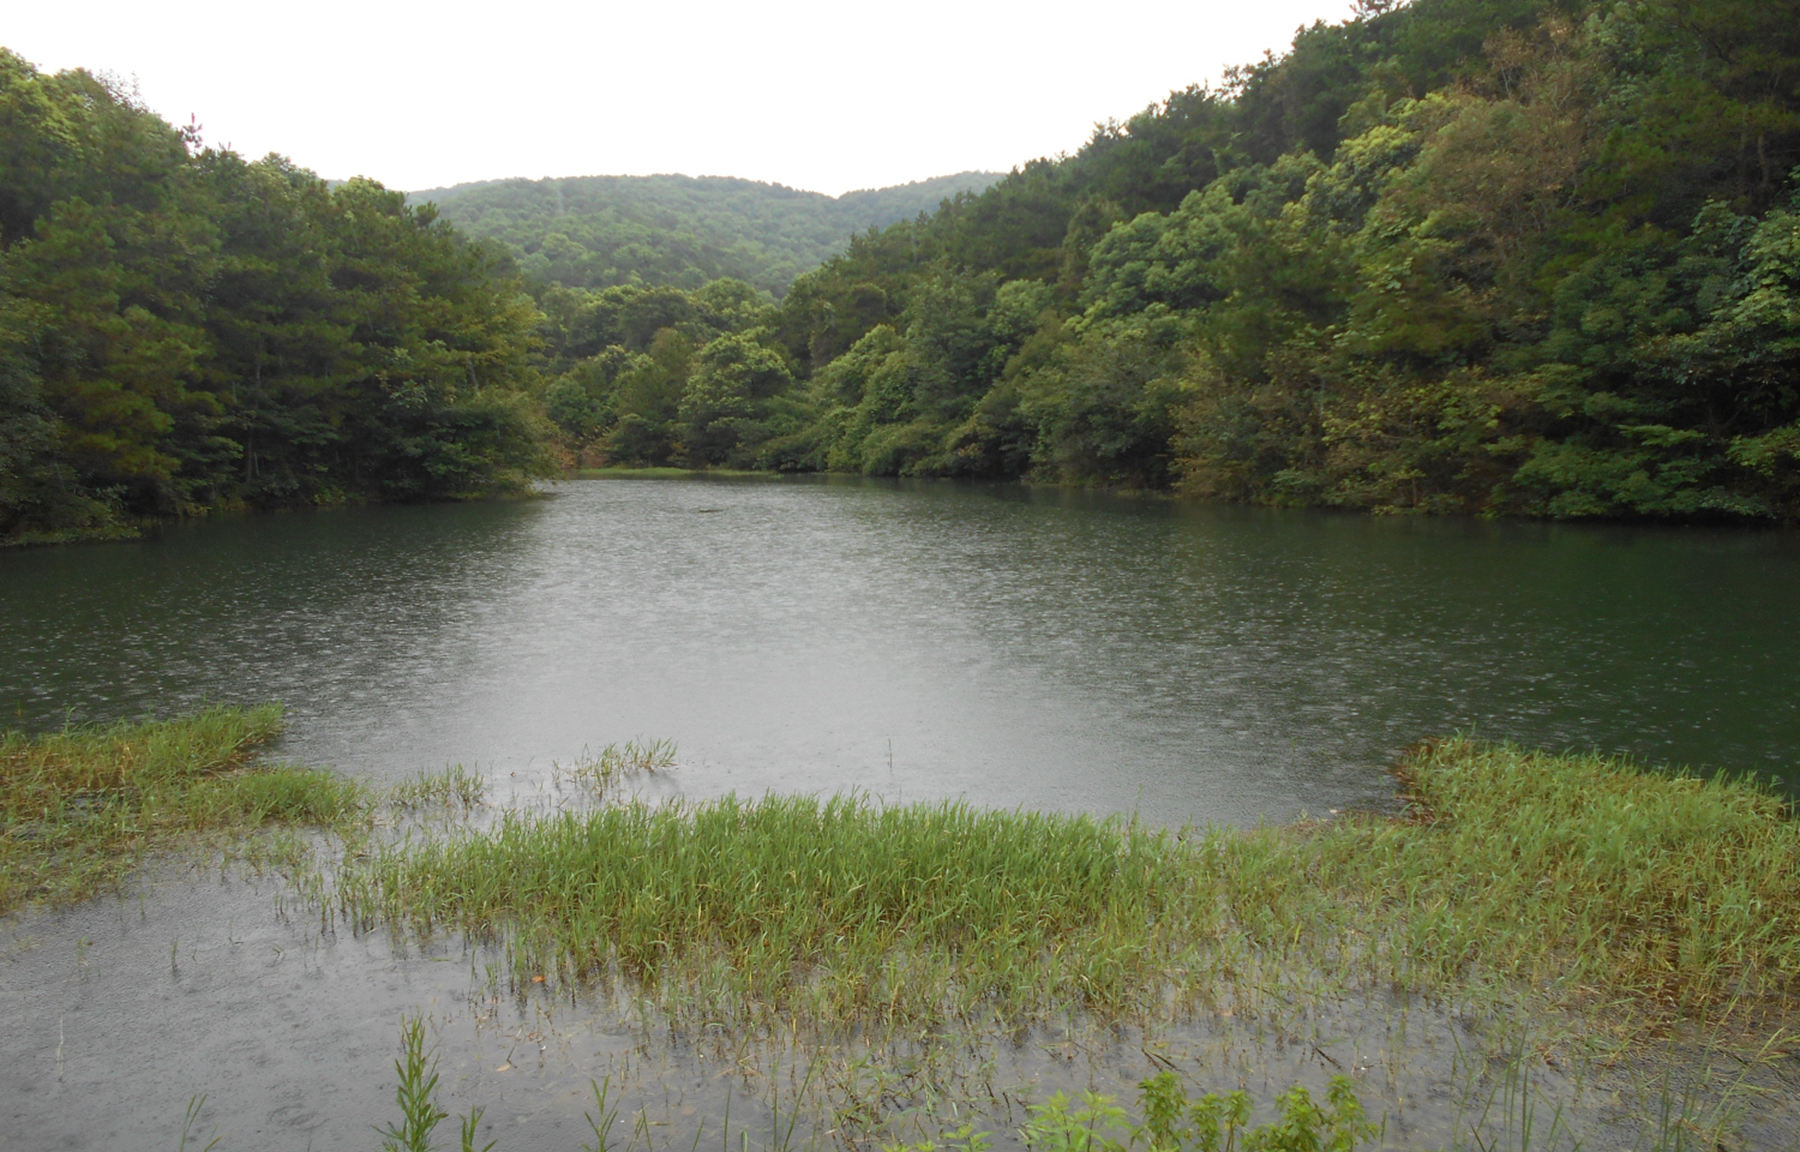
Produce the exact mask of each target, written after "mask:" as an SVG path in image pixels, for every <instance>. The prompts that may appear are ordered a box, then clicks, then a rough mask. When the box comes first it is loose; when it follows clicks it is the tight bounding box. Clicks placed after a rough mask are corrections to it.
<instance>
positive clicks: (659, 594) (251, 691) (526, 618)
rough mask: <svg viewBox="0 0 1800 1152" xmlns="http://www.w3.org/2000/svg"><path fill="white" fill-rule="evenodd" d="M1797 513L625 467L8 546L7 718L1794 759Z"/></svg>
mask: <svg viewBox="0 0 1800 1152" xmlns="http://www.w3.org/2000/svg"><path fill="white" fill-rule="evenodd" d="M1796 587H1800V539H1796V538H1795V537H1794V536H1793V535H1792V534H1789V533H1779V532H1744V531H1723V530H1708V529H1671V528H1630V527H1590V526H1568V525H1553V524H1506V523H1472V522H1462V521H1455V522H1450V521H1423V520H1401V519H1389V520H1382V519H1365V518H1351V517H1342V516H1334V515H1328V514H1315V513H1305V514H1302V513H1277V512H1269V511H1263V510H1250V509H1236V508H1216V507H1204V506H1195V505H1189V504H1183V503H1179V502H1173V501H1165V500H1155V499H1133V498H1125V497H1109V496H1103V495H1095V494H1082V493H1069V492H1064V491H1058V490H1044V489H1030V488H1020V487H1011V486H1008V487H999V486H995V487H972V486H960V485H952V484H943V483H919V484H907V483H891V482H890V483H883V482H874V481H845V480H830V479H799V480H784V481H767V480H716V479H714V480H708V479H691V480H666V479H648V478H645V479H634V478H617V479H612V478H609V479H596V480H584V481H576V482H571V483H564V484H562V485H560V486H558V487H557V488H556V489H555V490H554V492H553V494H552V495H551V496H550V497H549V498H547V499H543V500H536V501H526V502H519V503H505V504H482V505H471V506H447V507H446V506H439V507H400V508H357V509H344V510H331V511H322V512H317V513H305V514H290V515H280V516H263V517H247V518H242V519H232V520H223V521H216V522H207V523H198V524H192V525H182V526H177V527H174V528H171V529H168V530H166V531H165V532H163V533H162V534H161V535H160V536H159V537H157V538H156V539H153V540H149V541H144V542H140V543H131V544H122V545H96V546H84V547H75V548H62V549H46V550H39V551H27V552H17V553H12V554H8V555H0V653H3V654H4V657H3V660H0V716H3V717H4V718H5V721H4V722H6V723H10V724H12V725H14V726H24V727H27V728H36V729H41V728H45V727H54V726H56V725H59V724H61V723H63V722H64V721H65V720H73V721H86V720H99V719H113V718H119V717H138V716H143V715H145V714H149V713H157V714H167V713H170V712H175V711H180V710H182V709H186V708H190V707H192V706H194V705H197V704H200V703H202V702H207V701H211V702H225V703H253V702H258V701H262V700H270V699H274V700H279V701H281V702H283V703H284V704H285V706H286V709H287V717H288V723H289V729H288V735H287V737H286V740H285V743H284V744H283V746H282V747H281V749H280V750H279V751H280V754H281V755H282V756H283V757H285V758H289V759H295V760H300V761H305V762H308V763H314V764H326V765H331V766H335V767H337V768H339V769H341V770H343V771H346V772H351V773H354V774H357V775H361V776H365V777H368V778H370V779H372V780H374V781H377V782H391V781H393V780H397V779H399V778H402V777H405V776H409V775H412V774H414V773H415V772H417V771H418V770H420V769H426V770H435V769H438V768H442V767H444V766H445V765H447V764H452V763H460V764H464V765H467V766H470V767H472V768H475V769H478V770H480V771H482V772H484V773H487V774H490V775H496V776H516V775H520V774H523V775H535V774H540V773H542V772H544V771H546V770H547V769H548V767H549V765H550V763H551V762H552V761H562V762H565V763H566V762H568V761H569V760H570V759H572V758H574V757H575V756H577V755H579V754H580V752H581V750H582V749H583V748H584V747H588V748H592V749H598V748H599V747H601V746H603V745H605V744H608V743H613V742H620V741H624V740H627V739H630V738H634V737H646V738H655V739H668V740H673V741H675V743H676V745H677V747H678V749H679V761H680V766H681V767H680V773H679V780H680V787H681V789H682V791H683V792H684V793H686V794H689V795H692V796H708V795H717V794H720V793H723V792H727V791H735V792H737V793H739V794H741V795H758V794H761V793H762V792H764V791H768V790H777V791H820V792H828V791H835V790H840V789H846V788H853V789H861V790H864V791H866V792H869V793H871V794H873V795H876V796H880V797H883V798H888V799H900V800H910V799H925V798H933V797H939V796H961V797H964V798H966V799H968V800H969V801H971V802H973V803H977V804H983V805H997V806H1003V807H1015V806H1026V807H1038V808H1053V809H1059V810H1082V811H1090V812H1125V811H1137V812H1140V813H1142V814H1143V815H1145V816H1146V817H1148V818H1152V819H1155V820H1157V821H1159V822H1163V823H1176V824H1179V823H1185V822H1189V821H1192V822H1206V821H1224V822H1232V823H1240V824H1243V823H1253V822H1255V821H1257V820H1261V819H1268V820H1273V821H1283V820H1287V819H1290V818H1293V817H1295V816H1297V815H1299V814H1300V813H1301V812H1302V811H1309V812H1312V813H1316V814H1322V813H1324V812H1325V811H1327V810H1329V809H1333V808H1338V809H1342V808H1346V807H1355V806H1380V805H1382V804H1384V803H1386V802H1387V800H1388V797H1389V796H1390V795H1391V793H1392V782H1391V780H1390V779H1389V778H1388V777H1387V776H1386V775H1385V771H1384V770H1385V769H1386V767H1387V766H1388V765H1389V764H1390V763H1391V762H1392V760H1393V758H1394V757H1395V756H1396V754H1397V753H1398V752H1399V751H1400V750H1401V749H1403V748H1404V747H1405V746H1406V745H1407V744H1409V743H1411V742H1413V741H1416V740H1420V739H1425V738H1430V737H1433V736H1438V735H1442V734H1445V733H1448V732H1451V731H1456V730H1461V731H1470V730H1472V731H1474V732H1475V733H1477V734H1478V735H1481V736H1486V737H1493V738H1504V739H1509V740H1515V741H1519V742H1522V743H1525V744H1528V745H1532V746H1539V747H1545V748H1551V749H1557V750H1561V749H1567V748H1578V749H1590V748H1595V749H1602V750H1606V751H1618V752H1625V753H1629V754H1631V755H1632V756H1634V757H1637V758H1639V759H1640V760H1643V761H1645V762H1649V763H1678V764H1692V765H1697V766H1706V767H1726V768H1731V769H1737V770H1749V771H1754V772H1757V773H1759V774H1764V775H1776V776H1782V777H1786V776H1789V775H1793V774H1795V771H1794V770H1795V759H1796V752H1797V750H1800V645H1797V644H1796V643H1795V642H1794V637H1795V636H1796V635H1800V597H1796V596H1795V595H1794V594H1793V590H1794V589H1795V588H1796Z"/></svg>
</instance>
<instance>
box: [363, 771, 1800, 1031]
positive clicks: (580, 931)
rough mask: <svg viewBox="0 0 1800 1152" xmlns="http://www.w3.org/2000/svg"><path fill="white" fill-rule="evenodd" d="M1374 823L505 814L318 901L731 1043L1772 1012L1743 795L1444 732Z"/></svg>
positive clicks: (723, 803)
mask: <svg viewBox="0 0 1800 1152" xmlns="http://www.w3.org/2000/svg"><path fill="white" fill-rule="evenodd" d="M1401 772H1402V778H1403V780H1404V781H1405V782H1406V784H1407V786H1408V788H1409V789H1410V796H1409V801H1410V808H1409V811H1408V812H1407V814H1406V815H1405V816H1403V817H1401V818H1397V819H1386V818H1376V817H1357V818H1352V819H1346V820H1342V821H1334V822H1331V823H1328V824H1314V825H1302V826H1298V827H1293V828H1268V827H1265V828H1259V829H1254V830H1248V831H1238V830H1228V829H1216V828H1215V829H1210V830H1205V831H1187V832H1170V831H1164V830H1159V829H1152V828H1147V827H1144V826H1142V825H1139V824H1137V823H1134V822H1130V821H1122V820H1107V821H1098V820H1094V819H1091V818H1087V817H1082V816H1059V815H1045V814H1039V813H1030V812H994V811H979V810H976V809H972V808H970V807H968V806H966V805H962V804H958V803H938V804H924V805H914V806H909V807H884V806H881V805H879V804H876V803H874V802H871V801H869V800H867V799H864V798H855V797H850V798H846V797H837V798H831V799H819V798H814V797H780V796H770V797H767V798H765V799H762V800H759V801H744V800H739V799H735V798H726V799H724V800H720V801H714V802H709V803H702V804H686V805H668V806H653V805H648V804H643V803H636V802H633V803H625V804H619V805H615V806H612V807H608V808H603V809H600V810H598V811H593V812H588V813H582V814H573V813H563V814H557V815H550V816H543V815H528V814H521V813H516V812H509V813H506V814H504V815H503V816H502V818H501V819H500V820H499V822H498V823H497V825H496V826H495V827H494V828H492V829H491V830H490V831H488V832H484V833H481V834H476V833H472V832H468V831H461V832H450V833H442V834H423V835H417V836H409V837H408V838H407V839H406V840H404V841H403V842H399V843H393V844H389V845H387V846H385V847H380V848H377V849H374V850H372V851H370V852H368V853H366V854H364V855H363V856H361V857H359V858H357V859H353V860H348V861H346V862H345V863H344V865H343V867H342V869H341V871H340V873H339V875H338V877H337V884H336V889H335V896H334V901H335V906H336V907H337V908H338V909H339V910H340V911H341V912H342V913H343V914H344V915H345V916H347V917H348V918H349V919H350V920H351V921H352V922H353V923H354V924H355V925H357V926H358V927H359V928H363V929H367V928H370V927H373V926H374V925H376V924H378V923H382V922H385V923H388V924H390V925H392V926H393V927H395V928H396V929H402V930H408V931H413V932H419V933H429V932H432V931H436V930H448V931H454V932H460V933H463V934H466V935H467V936H468V937H470V938H473V939H477V940H484V941H499V942H501V943H502V944H503V945H504V947H505V948H506V950H507V952H508V954H509V956H510V957H511V969H512V973H513V978H514V980H515V981H517V982H518V983H519V984H520V985H521V986H523V984H524V983H525V982H526V981H531V980H534V979H545V980H549V981H551V982H553V983H554V982H558V981H561V982H564V983H569V984H577V983H580V982H583V981H605V980H608V979H611V978H613V977H619V976H622V977H625V978H627V979H629V980H631V981H633V982H634V983H635V984H637V985H638V986H640V987H641V988H642V989H644V990H645V991H646V992H647V993H648V994H649V995H650V996H651V997H652V998H653V999H654V1000H655V1002H656V1003H657V1004H658V1005H659V1006H660V1007H661V1008H662V1009H663V1010H664V1011H666V1012H668V1013H669V1014H670V1015H671V1016H672V1017H673V1018H674V1019H676V1020H680V1021H686V1022H689V1023H696V1024H697V1023H703V1022H704V1023H708V1024H723V1025H726V1026H745V1025H760V1024H766V1023H768V1022H769V1021H771V1020H773V1019H777V1018H779V1019H784V1020H789V1021H793V1022H800V1023H806V1024H810V1025H823V1026H828V1027H833V1028H836V1027H845V1026H849V1027H858V1026H864V1025H873V1024H893V1023H896V1022H904V1023H918V1024H923V1025H926V1026H938V1025H944V1024H950V1023H962V1024H969V1023H974V1024H977V1025H985V1024H989V1023H1001V1024H1004V1025H1009V1026H1010V1025H1016V1024H1019V1023H1027V1022H1032V1021H1043V1020H1054V1019H1058V1018H1063V1017H1066V1016H1070V1015H1074V1014H1081V1015H1085V1016H1089V1017H1093V1018H1097V1019H1101V1020H1105V1019H1115V1020H1116V1019H1129V1020H1131V1021H1134V1022H1137V1023H1139V1024H1142V1025H1145V1026H1152V1025H1154V1023H1155V1022H1156V1021H1158V1020H1162V1019H1170V1018H1176V1017H1179V1016H1180V1015H1181V1014H1182V1013H1183V1012H1184V1011H1187V1010H1191V1009H1193V1008H1195V1007H1196V1006H1203V1005H1218V1004H1220V1003H1224V1002H1228V1001H1230V1000H1231V999H1233V998H1236V999H1237V1000H1238V1001H1239V1002H1242V1001H1243V1000H1246V999H1250V998H1254V997H1255V996H1257V995H1259V994H1260V993H1262V992H1266V991H1267V990H1268V989H1269V988H1270V987H1271V985H1272V984H1273V985H1282V986H1285V987H1286V988H1288V989H1290V990H1296V991H1298V990H1304V991H1306V992H1309V993H1312V994H1317V993H1318V992H1319V991H1321V990H1322V989H1331V988H1339V989H1344V988H1350V987H1358V988H1362V989H1364V990H1380V989H1389V990H1394V991H1401V992H1419V993H1425V994H1428V995H1429V994H1446V993H1450V992H1456V993H1457V994H1459V995H1467V994H1469V993H1470V991H1471V990H1472V989H1475V990H1480V989H1489V990H1493V992H1494V995H1495V996H1497V997H1512V998H1516V997H1529V998H1532V999H1535V1000H1538V1001H1540V1002H1547V1003H1551V1004H1557V1005H1562V1006H1568V1007H1581V1008H1584V1009H1590V1010H1591V1009H1595V1008H1601V1009H1609V1010H1610V1011H1609V1012H1608V1018H1609V1019H1616V1020H1618V1021H1620V1022H1621V1026H1622V1027H1625V1028H1626V1029H1627V1030H1629V1029H1632V1028H1638V1027H1642V1026H1644V1025H1645V1024H1652V1025H1655V1024H1664V1023H1669V1022H1673V1021H1675V1020H1678V1019H1681V1018H1687V1019H1692V1020H1700V1019H1704V1020H1706V1021H1707V1023H1708V1026H1709V1027H1711V1026H1715V1025H1717V1024H1718V1023H1719V1022H1720V1021H1722V1020H1726V1019H1737V1020H1739V1021H1740V1022H1742V1023H1743V1024H1745V1025H1746V1026H1752V1025H1754V1026H1759V1027H1766V1026H1770V1025H1772V1024H1773V1025H1779V1024H1780V1023H1782V1022H1784V1021H1787V1020H1789V1019H1790V1018H1791V1017H1792V1016H1793V1014H1794V1012H1793V1010H1794V1000H1793V993H1794V992H1795V991H1796V979H1797V977H1800V885H1796V884H1795V877H1796V876H1797V875H1800V827H1797V825H1796V823H1795V821H1794V820H1793V818H1792V813H1791V812H1790V811H1789V809H1788V808H1787V807H1786V806H1785V805H1784V804H1783V803H1782V802H1781V801H1780V800H1778V799H1777V798H1775V797H1773V796H1772V795H1770V794H1769V793H1767V792H1765V791H1763V790H1761V789H1760V788H1758V787H1756V786H1755V785H1753V784H1747V783H1744V782H1733V781H1726V780H1717V779H1715V780H1700V779H1696V778H1690V777H1685V776H1680V775H1663V774H1655V773H1641V772H1638V771H1636V770H1635V769H1633V768H1632V767H1630V766H1629V765H1627V764H1624V763H1621V762H1618V761H1615V760H1608V759H1605V758H1599V757H1580V756H1549V755H1543V754H1538V753H1528V752H1523V751H1520V750H1518V749H1515V748H1510V747H1506V746H1492V745H1483V744H1477V743H1473V742H1470V741H1464V740H1454V741H1447V742H1444V743H1440V744H1436V745H1432V746H1429V747H1426V748H1422V749H1420V750H1419V751H1418V752H1417V753H1415V754H1414V755H1412V756H1411V757H1410V758H1409V759H1408V760H1407V761H1406V763H1405V764H1404V765H1403V767H1402V770H1401Z"/></svg>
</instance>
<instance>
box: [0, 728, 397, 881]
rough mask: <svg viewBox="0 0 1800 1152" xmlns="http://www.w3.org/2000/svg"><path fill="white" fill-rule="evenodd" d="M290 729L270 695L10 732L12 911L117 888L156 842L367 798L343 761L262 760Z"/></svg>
mask: <svg viewBox="0 0 1800 1152" xmlns="http://www.w3.org/2000/svg"><path fill="white" fill-rule="evenodd" d="M280 730H281V709H280V707H279V706H276V705H266V706H262V707H258V708H249V709H236V708H214V709H208V710H206V711H203V712H199V713H196V714H194V715H191V716H186V717H181V718H178V719H172V720H151V721H143V722H136V723H121V724H113V725H106V726H93V727H82V728H69V729H65V730H63V731H61V732H54V733H50V734H47V735H29V734H25V733H21V732H14V731H7V732H5V733H0V914H4V913H6V912H9V911H11V910H13V909H15V908H17V907H20V906H22V905H25V904H32V903H43V904H49V905H53V906H54V905H64V904H69V903H72V902H75V901H79V900H83V899H86V898H88V897H91V896H94V895H96V894H98V893H100V892H103V891H106V890H108V889H111V888H114V887H116V886H117V885H118V884H119V882H120V881H121V880H123V879H124V878H125V877H126V876H127V875H128V874H130V872H131V871H132V870H133V869H134V868H136V867H137V866H138V865H139V864H140V863H141V862H142V861H143V859H144V858H145V856H146V854H147V853H150V852H153V851H157V850H161V849H166V848H171V847H175V846H177V845H182V846H187V845H195V844H201V843H205V844H222V843H225V842H227V841H229V840H231V839H232V838H234V837H237V836H241V835H242V834H243V833H246V832H249V831H251V830H253V829H257V828H261V827H264V826H267V825H271V824H315V825H323V824H331V823H334V822H337V821H340V820H343V819H344V818H346V817H347V816H349V815H351V814H353V813H356V812H359V811H360V810H361V809H362V808H363V807H364V806H365V804H366V802H367V797H366V796H365V794H364V790H363V789H362V788H361V787H360V786H359V785H357V784H356V783H355V782H353V781H351V780H348V779H346V778H345V777H342V776H339V775H338V774H336V773H334V772H328V771H323V770H318V769H307V768H296V767H290V766H282V765H265V764H260V763H258V762H257V761H256V754H257V753H258V751H259V750H260V749H261V748H262V747H263V746H264V745H266V744H267V743H268V742H269V741H270V740H272V739H274V737H275V736H276V735H277V734H278V733H279V732H280Z"/></svg>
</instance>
